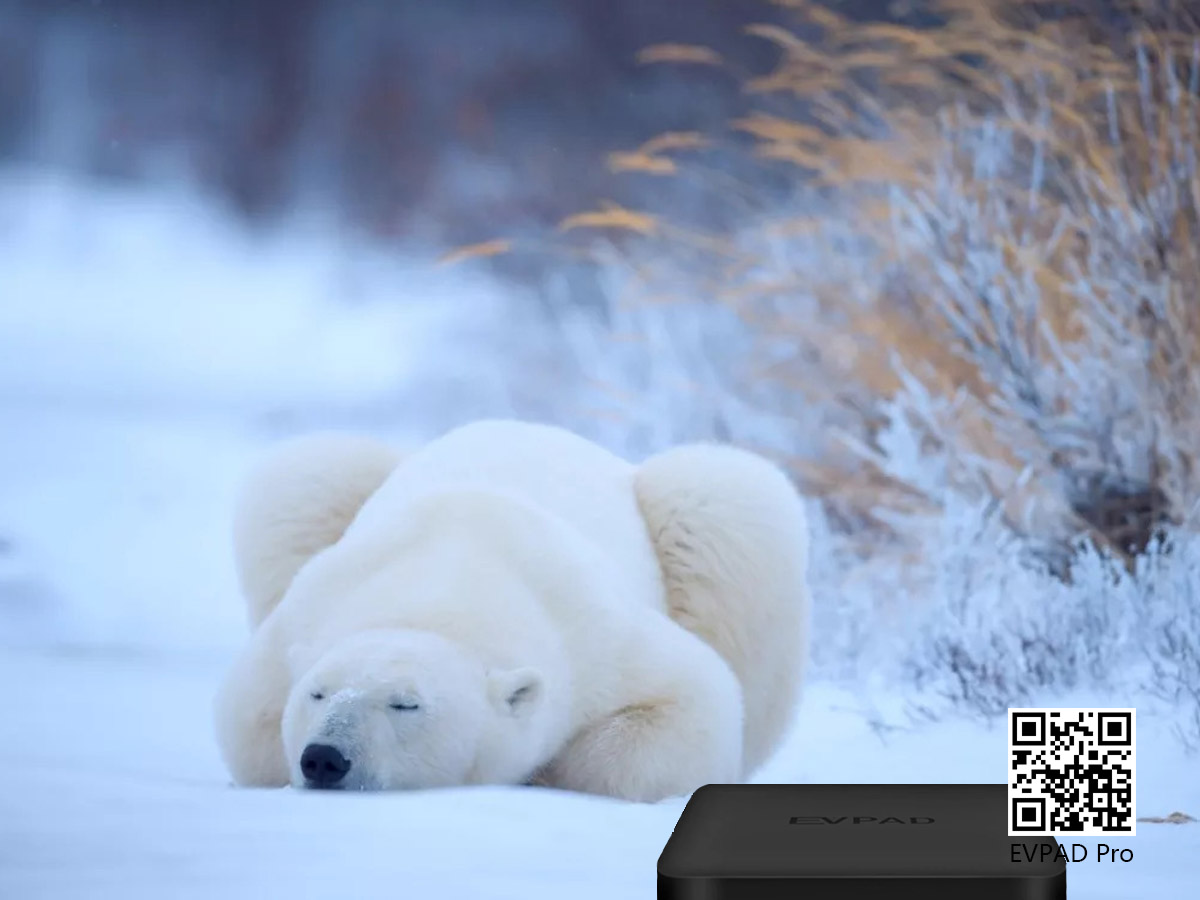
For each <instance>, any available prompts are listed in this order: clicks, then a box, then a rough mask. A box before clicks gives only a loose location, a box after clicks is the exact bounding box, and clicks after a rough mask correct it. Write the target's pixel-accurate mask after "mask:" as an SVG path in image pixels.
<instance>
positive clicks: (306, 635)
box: [215, 420, 809, 802]
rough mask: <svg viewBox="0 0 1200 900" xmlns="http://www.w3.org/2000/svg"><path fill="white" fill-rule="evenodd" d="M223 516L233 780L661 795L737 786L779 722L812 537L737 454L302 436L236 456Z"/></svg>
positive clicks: (226, 732) (225, 714)
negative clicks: (233, 489)
mask: <svg viewBox="0 0 1200 900" xmlns="http://www.w3.org/2000/svg"><path fill="white" fill-rule="evenodd" d="M233 532H234V558H235V563H236V568H237V573H238V578H239V580H240V583H241V587H242V591H243V593H244V595H245V601H246V608H247V616H248V619H249V623H250V625H251V629H252V633H251V637H250V640H249V642H248V644H247V645H246V646H245V648H244V649H243V651H242V652H241V653H240V655H239V656H237V657H236V659H235V660H234V662H233V664H232V666H231V669H230V671H229V672H228V673H227V675H226V677H225V679H224V681H223V683H222V684H221V686H220V689H219V690H218V693H217V697H216V701H215V726H216V735H217V742H218V745H219V748H220V750H221V754H222V756H223V758H224V761H225V763H226V765H227V767H228V769H229V771H230V773H231V774H232V777H233V780H234V782H235V783H236V784H238V785H243V786H285V785H288V784H289V783H290V784H292V785H294V786H297V787H313V788H341V789H351V790H377V789H405V788H429V787H437V786H457V785H471V784H538V785H546V786H551V787H556V788H561V789H567V790H574V791H580V792H585V793H592V794H603V795H608V796H612V797H617V798H623V799H628V800H635V801H645V802H654V801H658V800H661V799H665V798H667V797H672V796H679V795H684V794H688V793H691V792H692V791H694V790H695V789H696V788H698V787H700V786H701V785H704V784H707V783H730V782H738V781H742V780H744V779H745V778H747V777H748V776H749V774H750V773H752V772H753V771H754V770H755V769H756V768H757V767H758V766H759V765H760V764H761V763H762V762H763V761H764V760H765V759H766V758H767V757H768V756H769V755H770V754H771V753H772V752H773V751H774V749H775V748H776V746H777V745H778V743H779V742H780V740H781V738H782V736H783V735H784V733H785V731H786V730H787V729H788V728H789V727H790V725H791V722H792V716H793V713H794V710H795V708H796V705H797V702H798V698H799V693H800V689H801V682H802V676H803V674H804V669H805V662H806V657H807V649H808V647H807V640H808V621H809V589H808V584H807V569H808V555H809V550H808V529H807V524H806V520H805V515H804V509H803V504H802V500H801V497H800V496H799V494H798V493H797V492H796V490H795V488H794V487H793V486H792V484H791V482H790V480H789V479H788V478H787V477H786V476H785V475H784V474H783V473H782V471H780V470H779V469H778V468H777V467H776V466H775V465H773V464H772V463H770V462H768V461H766V460H765V459H764V458H762V457H760V456H758V455H756V454H753V453H751V452H749V451H746V450H741V449H737V448H734V447H731V446H725V445H719V444H689V445H684V446H680V447H676V448H674V449H671V450H667V451H664V452H662V453H659V454H657V455H654V456H651V457H650V458H649V459H646V460H644V461H642V462H641V463H639V464H634V463H631V462H628V461H626V460H624V459H622V458H620V457H618V456H616V455H614V454H613V453H610V452H609V451H607V450H606V449H604V448H602V447H600V446H599V445H597V444H594V443H592V442H590V441H588V440H586V439H584V438H582V437H580V436H578V435H576V434H574V433H571V432H569V431H567V430H564V429H561V428H558V427H555V426H551V425H543V424H535V423H529V422H520V421H508V420H486V421H480V422H475V423H472V424H468V425H465V426H461V427H459V428H456V429H454V430H452V431H450V432H449V433H447V434H444V435H443V436H441V437H440V438H438V439H436V440H433V441H432V442H430V443H428V444H426V445H424V446H423V447H421V448H419V449H417V450H416V451H415V452H412V453H409V454H401V453H399V452H397V451H395V450H393V449H391V448H389V447H388V446H386V445H384V444H382V443H380V442H378V441H375V440H373V439H371V438H366V437H360V436H353V435H343V434H337V433H330V434H319V435H313V436H307V437H301V438H297V439H292V440H291V441H288V442H285V443H283V444H282V445H280V446H278V447H277V448H275V449H274V450H273V451H271V452H270V453H268V454H267V456H266V457H265V458H264V459H263V460H262V461H261V463H260V464H259V465H258V466H256V467H255V468H254V469H253V470H252V471H251V472H250V474H249V476H248V477H247V478H246V480H245V482H244V485H243V488H242V490H241V492H240V496H239V499H238V502H237V506H236V509H235V515H234V528H233Z"/></svg>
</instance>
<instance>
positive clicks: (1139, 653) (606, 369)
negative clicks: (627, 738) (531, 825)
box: [564, 0, 1200, 715]
mask: <svg viewBox="0 0 1200 900" xmlns="http://www.w3.org/2000/svg"><path fill="white" fill-rule="evenodd" d="M784 5H785V6H787V7H788V8H789V9H792V10H794V11H795V13H796V15H797V16H798V17H800V19H801V20H802V22H801V27H798V28H797V30H795V31H791V30H788V29H784V28H780V27H778V26H775V25H751V26H750V27H749V28H748V29H747V30H748V32H749V33H750V34H751V35H752V36H753V37H754V38H756V39H761V40H765V41H768V42H770V43H771V44H773V45H774V46H775V48H776V49H777V50H778V52H779V62H778V64H777V65H776V66H775V68H774V69H772V70H771V71H770V72H767V73H764V74H761V75H759V76H757V77H753V78H751V79H749V80H748V81H747V82H746V85H745V87H746V94H747V97H748V101H747V102H748V104H749V106H750V108H749V109H748V110H747V111H746V114H745V115H743V116H741V117H739V118H738V119H736V120H735V121H733V122H732V123H731V130H732V132H733V133H735V134H736V135H739V136H741V137H742V138H743V139H745V138H748V139H749V142H750V145H751V148H752V152H753V154H754V156H755V157H756V158H757V160H758V162H759V165H761V166H762V167H764V168H767V167H771V168H772V170H773V171H775V172H777V173H778V174H779V175H780V176H781V177H782V178H784V179H789V178H790V181H791V183H792V184H793V185H794V187H795V190H794V191H793V192H792V193H791V194H790V195H789V196H788V197H787V198H786V199H785V200H783V201H773V202H763V201H762V200H761V198H757V197H751V196H747V194H746V193H745V191H743V190H741V189H740V188H739V187H738V186H737V184H736V183H735V181H734V179H732V178H729V177H726V176H725V174H724V170H721V169H720V168H719V167H718V166H716V165H715V164H714V162H713V154H716V153H718V152H725V150H727V149H728V146H729V142H728V137H729V136H728V135H726V136H723V137H717V138H714V139H712V140H709V139H708V138H702V137H699V136H696V135H691V134H666V135H659V136H656V137H654V138H653V139H651V140H650V141H648V142H647V143H646V144H644V145H643V146H642V147H640V148H635V149H634V150H633V151H630V152H625V153H621V154H616V155H615V156H614V166H615V167H616V168H618V169H621V170H626V171H628V170H632V171H635V172H637V173H639V175H638V177H643V178H647V177H650V178H652V177H687V176H689V175H690V176H691V177H693V178H694V180H695V182H696V183H697V184H699V185H700V187H701V189H703V190H706V191H708V192H709V193H710V194H711V195H712V196H713V197H714V198H717V199H718V200H720V199H724V200H725V201H727V202H728V203H730V204H731V205H736V206H737V207H738V208H739V209H740V210H742V212H743V213H744V214H743V215H742V216H741V218H740V224H739V225H738V227H736V228H734V229H728V228H724V227H721V228H716V229H714V228H706V227H705V224H704V222H703V221H699V222H680V221H676V220H672V219H668V218H667V217H665V216H660V215H656V214H655V213H654V212H652V211H647V210H631V209H623V208H614V207H610V208H608V209H606V210H603V211H599V212H594V213H589V214H584V215H581V216H577V217H574V218H573V220H571V221H569V222H567V223H564V225H565V226H569V227H570V230H577V229H575V226H579V225H584V226H587V227H590V228H596V227H602V228H608V229H615V230H617V231H621V232H623V233H626V234H631V235H633V236H634V237H635V238H636V240H634V241H633V242H632V244H631V245H630V244H629V243H627V244H626V249H627V251H628V257H627V259H628V260H630V262H628V263H627V264H626V265H627V268H626V269H625V271H626V272H628V273H632V274H634V275H636V280H637V282H639V283H640V284H641V285H642V288H643V294H644V296H645V298H655V300H654V302H650V300H649V299H646V300H645V302H644V303H643V305H642V309H641V310H640V311H638V312H636V313H630V312H627V311H625V310H626V308H625V307H622V310H623V311H622V312H621V314H620V315H622V316H625V317H626V318H625V319H624V322H625V325H626V326H628V327H630V328H632V329H633V330H634V331H636V332H638V333H639V334H640V335H641V336H642V338H643V339H644V340H645V341H647V342H648V343H647V344H646V346H647V347H648V348H649V355H648V356H647V357H646V358H645V360H644V361H646V362H648V363H650V364H652V366H654V365H657V366H659V367H660V368H659V369H653V368H651V369H648V370H642V369H639V368H637V366H634V368H632V369H631V368H630V367H629V358H628V357H626V356H624V355H622V351H621V350H619V349H614V348H613V346H611V345H610V346H608V347H607V349H605V350H604V351H603V352H598V351H597V350H596V348H595V346H594V345H588V346H587V347H586V348H584V349H583V351H582V352H581V353H580V354H579V358H580V359H584V360H588V363H587V364H588V365H589V366H590V365H593V364H594V365H596V366H597V367H596V369H595V371H597V372H598V373H601V377H602V378H608V379H611V380H612V381H613V382H615V383H616V384H618V385H631V384H633V385H638V386H639V390H642V392H643V395H644V396H645V397H646V398H648V399H647V404H646V406H645V407H644V411H645V412H646V413H648V414H649V415H650V416H651V417H652V418H653V421H655V422H656V423H658V424H657V425H656V429H657V430H652V431H648V432H645V433H644V434H645V439H646V440H647V441H648V442H650V443H653V442H656V441H663V440H666V439H667V438H668V437H670V436H679V435H680V434H683V433H687V434H693V433H697V432H703V431H705V430H706V429H707V430H711V431H712V433H714V434H716V435H719V436H725V437H728V438H730V439H732V440H735V441H741V442H744V443H747V444H752V445H753V444H759V443H761V442H763V437H764V430H765V431H766V432H768V433H769V438H770V440H771V441H778V440H785V441H791V443H790V445H789V446H788V447H787V455H786V461H787V464H788V465H789V466H790V468H791V470H792V471H793V473H794V474H795V475H796V477H797V479H798V481H799V482H800V483H801V484H802V485H803V486H804V487H805V488H806V490H807V491H808V492H809V493H810V494H812V496H813V497H814V499H815V500H816V501H818V503H819V514H818V515H817V516H816V517H815V519H816V520H817V522H818V529H817V531H818V534H817V537H816V538H815V540H816V541H817V545H818V546H819V547H820V548H821V552H819V553H817V554H815V563H814V565H815V571H814V579H815V581H816V583H817V596H818V609H817V611H816V616H817V620H816V629H815V636H814V654H815V657H816V660H817V664H818V667H823V668H824V669H825V671H827V672H831V673H837V674H840V675H853V674H855V673H859V674H861V672H862V671H864V669H865V668H872V669H875V670H880V669H886V668H887V667H888V666H892V667H893V668H894V669H895V671H897V672H902V673H904V674H906V676H907V677H908V678H909V679H910V681H911V682H912V683H914V684H916V685H917V686H919V687H921V688H922V689H923V690H925V691H926V692H928V693H932V694H933V695H936V696H940V697H942V698H943V700H944V701H945V702H947V703H949V704H951V705H953V706H957V707H960V708H969V709H972V710H976V711H979V712H983V713H991V712H995V711H997V710H1000V709H1003V708H1004V707H1005V706H1007V705H1010V704H1012V703H1014V702H1020V701H1025V700H1029V699H1032V698H1033V697H1035V696H1037V695H1039V694H1040V693H1045V692H1047V691H1052V690H1057V689H1061V688H1068V687H1071V686H1074V685H1080V684H1084V683H1087V684H1104V683H1106V681H1110V680H1111V679H1116V678H1118V677H1123V676H1122V675H1121V673H1122V672H1125V671H1132V669H1133V668H1134V667H1136V666H1138V665H1143V666H1148V671H1150V673H1151V675H1150V677H1149V680H1148V682H1147V684H1148V685H1150V686H1152V687H1154V689H1155V690H1156V691H1157V692H1158V693H1160V694H1161V695H1162V696H1164V697H1169V698H1170V699H1172V700H1177V701H1180V702H1187V703H1191V704H1193V705H1194V708H1195V709H1196V710H1197V713H1196V714H1197V715H1200V694H1197V691H1196V685H1197V684H1198V683H1200V680H1198V679H1197V677H1196V674H1195V670H1196V664H1195V659H1196V654H1197V651H1196V648H1197V646H1198V644H1200V639H1198V637H1197V634H1198V624H1200V623H1197V614H1196V612H1195V608H1196V604H1195V602H1194V598H1193V593H1192V588H1191V587H1190V584H1191V583H1192V574H1193V573H1192V572H1191V569H1190V566H1192V565H1193V563H1192V557H1191V553H1192V549H1191V548H1192V547H1193V545H1194V541H1195V537H1194V529H1195V525H1196V521H1195V517H1194V515H1193V513H1194V511H1195V509H1196V507H1197V502H1198V500H1200V482H1198V480H1197V479H1198V478H1200V456H1198V448H1200V374H1198V373H1200V368H1198V367H1197V365H1196V364H1197V362H1200V358H1198V357H1200V306H1198V305H1197V299H1196V298H1197V296H1198V295H1200V169H1198V166H1200V28H1197V27H1196V24H1195V23H1194V22H1192V21H1189V20H1188V19H1187V16H1186V15H1185V13H1186V8H1185V7H1184V6H1183V5H1178V4H1173V3H1170V2H1168V3H1156V4H1154V5H1153V10H1151V9H1150V8H1149V7H1146V8H1141V7H1142V6H1144V5H1139V4H1132V6H1131V7H1130V8H1129V9H1126V5H1118V4H1111V3H1099V2H1087V3H1082V4H1074V5H1071V6H1070V7H1068V6H1067V5H1064V4H1052V3H1046V2H1041V0H1024V2H1019V3H1002V2H993V0H977V2H972V3H961V2H952V0H946V2H941V3H935V4H934V6H936V7H937V12H938V14H939V16H940V18H939V17H935V18H936V19H937V22H938V24H936V25H933V26H928V27H924V28H915V27H907V26H900V25H895V24H888V25H884V24H879V23H856V22H852V21H850V20H848V19H846V18H844V17H842V16H841V15H839V14H838V13H837V12H836V10H835V9H834V8H833V6H832V5H830V6H825V5H822V4H819V3H805V2H795V3H792V2H789V3H787V4H784ZM647 58H655V59H669V60H673V61H677V62H684V63H689V64H699V65H706V66H717V67H720V66H721V65H722V60H721V56H720V54H719V52H717V51H716V50H714V49H712V48H699V47H682V46H674V47H660V48H657V50H656V51H655V52H654V53H648V54H647ZM714 148H720V149H719V151H718V149H714ZM620 287H622V289H625V288H626V287H627V284H626V283H625V282H622V283H621V285H620ZM664 294H670V295H672V296H680V295H682V296H683V297H684V298H685V300H684V302H683V304H682V305H681V306H680V307H679V308H678V309H677V310H676V312H674V313H672V312H669V311H666V310H664V309H663V308H662V307H661V300H660V299H659V298H661V296H662V295H664ZM730 310H731V311H733V312H734V313H735V314H736V318H737V320H738V321H739V322H740V323H742V324H741V325H739V326H736V327H727V324H726V323H728V322H730V321H732V320H731V319H730V318H729V316H728V315H727V313H726V311H730ZM688 316H695V318H694V319H691V320H688V319H687V317H688ZM673 317H679V318H673ZM685 322H686V325H685V324H684V323H685ZM689 329H691V330H689ZM747 330H748V331H747ZM701 332H705V333H707V334H708V335H710V337H711V339H710V338H705V339H704V340H700V339H698V337H697V336H698V335H699V334H700V333H701ZM681 335H683V336H685V337H684V340H685V342H686V343H687V346H688V347H689V348H690V351H689V352H688V353H679V352H678V346H677V345H676V344H675V341H676V340H677V339H678V338H679V336H681ZM748 337H749V338H751V339H749V340H748ZM608 354H612V355H611V356H610V355H608ZM651 372H658V373H660V375H661V376H662V377H659V376H653V375H652V374H651ZM668 373H669V374H668ZM681 376H682V377H681ZM688 378H695V380H696V381H697V382H698V383H700V384H702V385H704V386H705V387H706V389H707V390H708V391H709V396H713V397H720V398H723V399H722V400H721V401H719V402H715V403H710V405H708V406H705V407H701V409H702V413H701V414H700V417H699V418H696V416H697V407H695V406H693V405H692V404H691V403H688V402H683V401H682V398H684V397H686V396H688V395H687V393H686V392H685V391H684V390H683V389H682V387H681V385H679V384H678V382H680V381H682V380H686V379H688ZM734 398H737V399H736V400H735V399H734ZM750 411H752V412H753V415H751V414H750ZM663 416H667V417H669V418H672V419H673V420H674V421H675V422H677V423H682V427H681V428H680V427H674V428H673V427H672V426H668V425H664V424H663V419H662V417H663ZM718 421H719V422H720V427H719V428H718V427H710V426H714V424H715V423H716V422H718ZM698 422H703V423H705V424H704V425H698V424H697V423H698ZM789 422H790V423H793V426H792V427H790V428H789V427H788V424H787V423H789ZM764 423H769V424H768V425H765V426H764ZM781 423H782V424H781Z"/></svg>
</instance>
